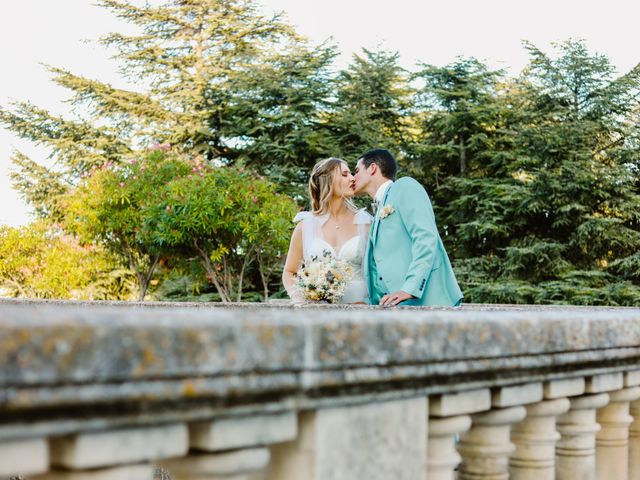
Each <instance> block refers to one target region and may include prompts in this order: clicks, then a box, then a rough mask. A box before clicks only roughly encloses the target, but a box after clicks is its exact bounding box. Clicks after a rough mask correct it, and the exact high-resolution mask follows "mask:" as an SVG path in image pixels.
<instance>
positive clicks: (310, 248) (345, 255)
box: [294, 209, 372, 265]
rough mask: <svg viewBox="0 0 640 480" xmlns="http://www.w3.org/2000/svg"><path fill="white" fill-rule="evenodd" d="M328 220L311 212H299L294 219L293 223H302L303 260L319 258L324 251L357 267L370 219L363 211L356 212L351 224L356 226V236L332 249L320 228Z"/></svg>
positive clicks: (362, 252) (360, 259)
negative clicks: (313, 257)
mask: <svg viewBox="0 0 640 480" xmlns="http://www.w3.org/2000/svg"><path fill="white" fill-rule="evenodd" d="M328 219H329V215H328V214H326V215H314V214H313V213H311V212H300V213H298V214H297V215H296V217H295V218H294V221H295V222H299V221H302V222H303V223H302V254H303V256H304V258H305V260H307V259H309V258H310V257H312V256H319V255H322V253H323V252H324V251H325V250H328V251H330V252H331V253H332V254H333V255H335V256H336V257H338V258H340V259H342V260H347V261H349V262H351V263H356V264H358V265H361V264H362V257H363V256H364V249H365V247H366V241H367V236H368V234H369V225H370V224H371V220H372V217H371V215H369V214H368V213H367V212H366V211H365V210H364V209H362V210H358V211H357V212H356V214H355V216H354V219H353V223H354V225H358V235H355V236H353V237H351V238H350V239H348V240H347V241H346V242H344V243H343V244H342V245H339V246H337V247H334V246H333V245H331V244H330V243H329V242H327V241H326V240H325V239H324V235H323V234H322V227H323V225H324V224H325V223H326V222H327V220H328Z"/></svg>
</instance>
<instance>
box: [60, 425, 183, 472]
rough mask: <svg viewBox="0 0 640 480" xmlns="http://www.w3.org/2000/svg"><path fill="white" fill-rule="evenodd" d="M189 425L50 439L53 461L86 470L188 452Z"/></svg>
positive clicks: (63, 465)
mask: <svg viewBox="0 0 640 480" xmlns="http://www.w3.org/2000/svg"><path fill="white" fill-rule="evenodd" d="M188 441H189V440H188V433H187V426H186V425H183V424H178V425H167V426H159V427H148V428H135V429H127V430H114V431H107V432H96V433H83V434H78V435H71V436H67V437H61V438H53V439H51V463H52V464H53V465H55V466H60V467H64V468H69V469H76V470H78V469H87V468H96V467H104V466H111V465H118V464H123V463H136V462H141V461H145V460H154V459H159V458H171V457H178V456H182V455H185V454H186V453H187V450H188Z"/></svg>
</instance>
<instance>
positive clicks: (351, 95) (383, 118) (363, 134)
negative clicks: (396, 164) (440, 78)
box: [324, 49, 413, 159]
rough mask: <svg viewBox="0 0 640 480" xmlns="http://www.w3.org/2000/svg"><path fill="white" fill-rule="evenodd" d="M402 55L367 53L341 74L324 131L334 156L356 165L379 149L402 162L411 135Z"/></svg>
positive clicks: (407, 81)
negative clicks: (358, 159) (400, 61)
mask: <svg viewBox="0 0 640 480" xmlns="http://www.w3.org/2000/svg"><path fill="white" fill-rule="evenodd" d="M398 58H399V55H398V53H395V52H393V53H392V52H386V51H372V50H367V49H363V52H362V54H361V55H354V56H353V61H352V62H351V64H350V65H349V67H348V68H347V69H346V70H344V71H342V72H340V74H339V75H338V79H337V93H336V97H335V101H334V105H333V108H332V110H331V112H329V113H328V114H327V115H326V117H325V118H326V121H325V122H324V127H325V129H326V131H327V132H328V137H329V139H330V141H331V144H332V145H333V146H334V149H335V150H334V151H335V154H336V155H339V156H342V157H343V158H345V159H353V158H354V157H356V156H358V155H361V154H362V153H364V152H365V151H366V150H368V149H370V148H375V147H382V148H388V149H389V150H391V151H393V152H394V153H396V154H398V155H399V156H402V155H403V151H404V150H403V145H404V144H405V143H406V141H407V139H408V136H409V135H410V133H411V132H410V128H409V127H410V123H409V121H408V116H409V113H410V106H411V104H410V99H411V93H412V91H413V90H412V88H411V86H410V84H409V75H408V73H407V72H406V71H405V70H404V69H403V68H402V67H400V65H399V64H398Z"/></svg>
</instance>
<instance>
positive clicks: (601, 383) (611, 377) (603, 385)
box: [584, 372, 624, 393]
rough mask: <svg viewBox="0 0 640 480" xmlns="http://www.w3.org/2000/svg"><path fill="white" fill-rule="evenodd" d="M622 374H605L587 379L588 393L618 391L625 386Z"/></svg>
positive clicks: (586, 388)
mask: <svg viewBox="0 0 640 480" xmlns="http://www.w3.org/2000/svg"><path fill="white" fill-rule="evenodd" d="M623 378H624V377H623V374H622V372H616V373H604V374H602V375H594V376H593V377H589V378H587V384H586V387H585V390H584V391H585V392H586V393H601V392H610V391H612V390H618V389H620V388H622V386H623V385H624V379H623Z"/></svg>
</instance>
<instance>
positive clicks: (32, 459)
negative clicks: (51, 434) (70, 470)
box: [0, 438, 49, 479]
mask: <svg viewBox="0 0 640 480" xmlns="http://www.w3.org/2000/svg"><path fill="white" fill-rule="evenodd" d="M48 470H49V445H48V443H47V439H46V438H27V439H23V440H12V441H7V442H0V479H4V478H8V477H12V476H18V475H35V474H39V473H44V472H46V471H48Z"/></svg>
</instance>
